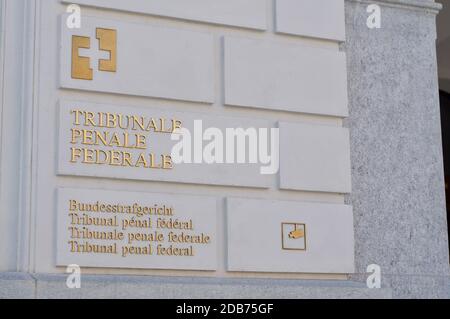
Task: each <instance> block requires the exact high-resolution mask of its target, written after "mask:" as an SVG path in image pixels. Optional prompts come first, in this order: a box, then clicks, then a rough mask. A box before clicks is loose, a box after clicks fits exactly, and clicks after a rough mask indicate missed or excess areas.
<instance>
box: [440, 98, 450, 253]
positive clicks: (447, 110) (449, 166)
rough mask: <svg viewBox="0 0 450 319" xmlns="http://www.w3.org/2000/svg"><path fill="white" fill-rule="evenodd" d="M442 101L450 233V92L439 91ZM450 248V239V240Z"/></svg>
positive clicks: (443, 144)
mask: <svg viewBox="0 0 450 319" xmlns="http://www.w3.org/2000/svg"><path fill="white" fill-rule="evenodd" d="M439 98H440V102H441V126H442V146H443V151H444V173H445V196H446V198H447V227H448V229H449V233H450V93H447V92H445V91H439ZM449 249H450V240H449Z"/></svg>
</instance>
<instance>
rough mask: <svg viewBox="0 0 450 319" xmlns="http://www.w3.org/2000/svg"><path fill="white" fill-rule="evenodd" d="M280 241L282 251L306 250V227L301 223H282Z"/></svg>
mask: <svg viewBox="0 0 450 319" xmlns="http://www.w3.org/2000/svg"><path fill="white" fill-rule="evenodd" d="M281 240H282V242H281V247H282V249H283V250H301V251H304V250H306V225H305V224H301V223H282V224H281Z"/></svg>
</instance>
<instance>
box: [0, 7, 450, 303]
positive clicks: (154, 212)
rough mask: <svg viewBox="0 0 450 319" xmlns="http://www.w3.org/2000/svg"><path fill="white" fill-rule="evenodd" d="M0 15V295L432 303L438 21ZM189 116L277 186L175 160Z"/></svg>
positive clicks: (91, 10) (437, 198)
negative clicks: (265, 149)
mask: <svg viewBox="0 0 450 319" xmlns="http://www.w3.org/2000/svg"><path fill="white" fill-rule="evenodd" d="M72 4H75V5H76V6H71V5H72ZM0 5H1V11H0V12H1V16H0V21H1V39H0V41H1V43H0V59H1V61H2V63H1V64H0V74H1V75H2V77H1V79H2V81H1V83H2V86H1V91H0V96H1V100H0V101H1V104H0V115H1V121H0V132H1V139H0V167H1V170H0V174H1V175H0V236H1V237H0V238H1V239H0V297H2V298H13V297H23V298H61V297H63V298H64V297H67V298H90V297H94V298H128V297H137V298H448V297H450V273H449V244H448V224H447V210H446V199H445V198H446V197H445V180H444V156H445V154H443V147H442V144H443V143H442V134H443V133H442V130H441V116H440V114H441V113H440V112H441V110H440V101H439V88H441V90H442V89H443V88H444V85H445V74H444V73H445V72H444V73H442V72H441V69H439V77H438V62H437V61H438V59H437V56H436V40H437V30H436V17H437V15H438V14H439V12H440V11H441V9H442V5H440V4H438V3H435V2H434V1H431V0H379V1H366V0H346V1H343V0H320V1H319V0H233V1H232V0H227V1H222V0H215V1H212V0H209V1H203V0H189V1H187V0H183V1H177V0H172V1H167V0H166V1H156V0H155V1H153V2H150V3H149V4H142V3H141V2H140V1H137V0H136V1H132V0H130V1H127V4H126V5H124V2H122V1H115V0H110V1H101V0H76V1H60V0H46V1H39V0H14V1H12V0H3V1H0ZM444 5H445V4H444ZM444 8H445V7H444ZM78 9H80V10H81V11H79V10H78ZM78 22H80V24H79V25H78ZM442 24H443V25H444V26H445V25H446V23H445V21H444V22H442ZM448 26H449V29H450V21H449V23H448ZM443 37H445V35H443ZM442 43H443V42H442ZM444 49H445V48H444ZM442 52H445V50H443V51H442ZM441 61H446V59H445V57H443V58H442V56H441V58H440V62H439V63H440V64H442V62H441ZM439 67H440V66H439ZM439 80H441V83H440V81H439ZM443 118H444V117H443ZM199 120H201V121H202V123H203V128H204V129H206V128H216V129H218V130H219V131H222V132H225V131H226V129H227V128H244V129H249V128H257V129H259V131H258V132H261V131H262V130H264V129H278V130H279V131H278V132H279V170H276V171H275V172H270V173H269V174H263V173H262V168H261V167H260V166H258V165H256V166H255V165H252V164H254V163H250V164H231V163H229V164H221V163H218V162H217V161H216V162H215V163H213V164H208V163H202V164H200V163H199V164H189V163H188V164H186V163H184V164H183V163H182V164H179V165H178V164H176V163H174V162H173V160H174V159H173V158H172V156H170V155H169V154H171V147H172V146H173V145H172V144H173V141H172V140H171V137H170V134H171V133H174V132H175V131H176V129H177V128H181V127H184V128H187V129H188V130H189V131H190V132H191V133H192V135H193V137H194V135H195V130H196V128H198V127H197V126H196V123H198V122H196V121H199ZM442 126H444V124H443V125H442ZM211 132H212V131H211ZM202 133H203V132H202ZM268 135H270V134H268ZM203 136H204V135H203ZM444 136H445V134H444ZM216 137H217V135H216ZM247 137H248V136H247ZM258 137H259V138H260V137H261V136H260V135H259V136H258ZM272 137H273V136H272ZM249 140H251V138H249ZM194 143H195V141H194ZM205 144H206V142H205ZM223 144H226V141H224V143H223ZM263 144H264V143H263ZM444 144H445V143H444ZM258 145H259V146H260V147H261V145H262V144H261V142H260V143H259V144H258ZM271 145H272V146H273V144H271ZM216 146H217V144H216ZM266 146H267V145H266ZM271 149H272V150H273V149H274V148H273V147H271ZM277 149H278V148H277ZM193 153H195V148H194V150H193ZM183 154H184V155H186V153H183ZM203 154H205V153H203ZM214 154H215V155H216V156H217V149H216V152H215V153H214ZM227 154H228V153H227ZM259 154H261V153H259ZM247 155H248V154H247ZM272 155H273V154H272ZM216 159H217V158H216ZM272 160H273V157H272ZM272 163H273V162H271V164H272ZM265 164H266V165H268V164H267V163H265ZM263 166H264V165H263ZM69 265H79V266H80V267H81V277H80V278H81V288H80V289H77V288H74V289H71V288H69V287H68V285H67V278H68V276H69V274H67V273H66V271H67V266H69ZM368 267H369V269H368ZM71 269H73V267H72V268H71ZM69 270H70V269H69ZM378 270H379V271H380V272H378ZM368 271H371V272H372V271H375V273H371V272H369V273H368ZM378 274H379V276H378ZM369 276H372V277H370V278H369V286H370V280H371V278H374V281H373V284H375V285H376V283H377V279H380V280H381V288H374V289H369V288H368V286H367V279H368V277H369Z"/></svg>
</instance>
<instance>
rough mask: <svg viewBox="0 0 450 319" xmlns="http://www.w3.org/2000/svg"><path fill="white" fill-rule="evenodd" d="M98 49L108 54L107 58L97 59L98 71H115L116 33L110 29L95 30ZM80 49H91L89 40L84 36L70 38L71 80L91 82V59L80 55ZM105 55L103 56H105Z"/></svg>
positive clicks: (92, 74) (92, 75) (92, 76)
mask: <svg viewBox="0 0 450 319" xmlns="http://www.w3.org/2000/svg"><path fill="white" fill-rule="evenodd" d="M96 38H97V40H98V48H99V50H100V51H101V52H102V53H106V54H108V53H109V57H108V58H106V57H105V58H100V59H98V71H103V72H116V71H117V31H116V30H112V29H103V28H97V29H96ZM80 49H85V50H90V49H91V38H90V37H85V36H78V35H74V36H72V78H73V79H79V80H93V79H94V70H93V68H92V67H91V58H89V57H87V56H84V55H82V54H81V53H80ZM106 54H105V55H106Z"/></svg>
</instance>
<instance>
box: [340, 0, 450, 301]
mask: <svg viewBox="0 0 450 319" xmlns="http://www.w3.org/2000/svg"><path fill="white" fill-rule="evenodd" d="M369 3H377V4H379V5H380V7H381V9H382V12H381V13H382V14H381V17H382V27H381V29H369V28H368V27H367V25H366V21H367V17H368V15H369V14H368V13H367V12H366V8H367V6H368V4H369ZM439 8H440V6H439V5H437V4H435V3H434V2H433V1H426V0H422V1H419V0H385V1H363V0H347V2H346V16H347V17H346V19H347V44H346V45H345V50H346V51H347V56H348V70H349V98H350V117H349V119H348V120H347V123H346V124H347V126H348V127H349V128H350V130H351V152H352V175H353V177H352V182H353V193H352V195H351V196H350V197H349V198H348V203H350V204H352V205H353V207H354V214H355V240H356V269H357V272H358V274H356V275H355V278H356V279H359V280H365V277H366V275H365V274H364V273H365V271H366V267H367V265H369V264H378V265H380V266H381V270H382V285H383V286H384V287H392V289H393V294H394V295H393V297H394V298H395V297H398V298H402V297H406V298H415V297H417V298H422V297H424V298H428V297H447V298H448V297H450V279H449V252H448V244H447V240H448V233H447V221H446V208H445V193H444V175H443V158H442V146H441V144H442V143H441V131H440V118H439V117H440V115H439V97H438V79H437V62H436V44H435V40H436V22H435V17H436V14H437V12H438V10H439Z"/></svg>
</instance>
